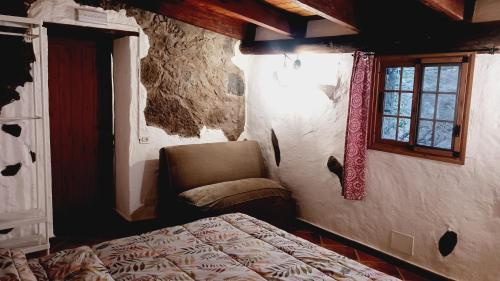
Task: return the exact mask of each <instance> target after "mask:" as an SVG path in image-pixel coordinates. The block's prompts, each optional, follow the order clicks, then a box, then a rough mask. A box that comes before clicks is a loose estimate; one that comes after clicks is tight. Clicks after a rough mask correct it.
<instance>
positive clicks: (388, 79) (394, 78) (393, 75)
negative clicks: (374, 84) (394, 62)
mask: <svg viewBox="0 0 500 281" xmlns="http://www.w3.org/2000/svg"><path fill="white" fill-rule="evenodd" d="M400 75H401V68H399V67H398V68H394V67H389V68H387V70H386V75H385V89H386V90H399V80H400Z"/></svg>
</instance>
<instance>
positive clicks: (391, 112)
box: [381, 66, 415, 142]
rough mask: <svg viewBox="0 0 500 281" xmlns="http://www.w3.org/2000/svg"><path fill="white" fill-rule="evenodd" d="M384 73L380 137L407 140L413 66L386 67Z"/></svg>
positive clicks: (408, 137) (413, 75)
mask: <svg viewBox="0 0 500 281" xmlns="http://www.w3.org/2000/svg"><path fill="white" fill-rule="evenodd" d="M385 73H386V74H385V86H384V88H385V92H384V102H383V105H384V106H383V121H382V132H381V137H382V139H385V140H395V141H399V142H408V141H409V140H410V127H411V119H410V118H407V117H411V113H412V104H413V88H414V79H415V67H413V66H412V67H388V68H387V69H386V72H385ZM400 84H401V87H400Z"/></svg>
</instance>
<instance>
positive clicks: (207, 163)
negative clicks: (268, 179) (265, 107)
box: [160, 141, 265, 194]
mask: <svg viewBox="0 0 500 281" xmlns="http://www.w3.org/2000/svg"><path fill="white" fill-rule="evenodd" d="M160 153H163V154H164V155H160V156H164V159H165V162H166V163H164V165H163V166H166V167H162V165H160V173H168V176H167V178H168V181H169V182H168V184H169V185H171V187H172V188H173V189H174V192H175V193H177V194H178V193H181V192H184V191H186V190H190V189H193V188H196V187H199V186H204V185H208V184H214V183H219V182H225V181H233V180H239V179H246V178H261V177H264V170H265V167H264V161H263V159H262V155H261V152H260V148H259V144H258V143H257V142H255V141H234V142H220V143H206V144H191V145H179V146H169V147H165V148H163V149H162V151H161V152H160ZM160 188H162V187H160Z"/></svg>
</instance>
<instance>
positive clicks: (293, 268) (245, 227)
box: [0, 213, 399, 281]
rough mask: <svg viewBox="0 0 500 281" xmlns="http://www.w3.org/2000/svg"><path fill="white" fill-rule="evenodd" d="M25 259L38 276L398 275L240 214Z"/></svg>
mask: <svg viewBox="0 0 500 281" xmlns="http://www.w3.org/2000/svg"><path fill="white" fill-rule="evenodd" d="M29 266H30V268H31V270H32V271H33V273H34V275H35V276H36V278H37V280H41V281H45V280H116V281H128V280H139V281H146V280H148V281H149V280H249V281H251V280H399V279H397V278H394V277H391V276H388V275H386V274H384V273H381V272H379V271H376V270H374V269H371V268H369V267H366V266H364V265H362V264H360V263H358V262H355V261H353V260H350V259H348V258H346V257H344V256H342V255H339V254H337V253H334V252H332V251H330V250H327V249H324V248H322V247H319V246H317V245H315V244H313V243H310V242H308V241H306V240H303V239H301V238H298V237H296V236H294V235H292V234H289V233H287V232H285V231H283V230H280V229H278V228H276V227H274V226H272V225H270V224H268V223H265V222H263V221H260V220H258V219H255V218H252V217H250V216H247V215H244V214H240V213H237V214H228V215H222V216H219V217H211V218H206V219H201V220H198V221H195V222H191V223H188V224H184V225H181V226H174V227H168V228H164V229H160V230H156V231H153V232H149V233H145V234H142V235H137V236H131V237H127V238H122V239H117V240H112V241H108V242H104V243H101V244H97V245H94V246H93V247H92V249H91V248H89V247H79V248H76V249H72V250H66V251H62V252H59V253H55V254H52V255H49V256H47V257H43V258H40V259H35V260H30V261H29ZM1 268H2V265H1V264H0V272H1V270H2V269H1ZM0 276H1V275H0ZM0 280H3V279H2V278H1V277H0ZM6 280H17V279H6ZM19 280H24V279H19ZM26 280H29V281H31V279H26Z"/></svg>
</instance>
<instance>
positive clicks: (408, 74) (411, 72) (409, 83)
mask: <svg viewBox="0 0 500 281" xmlns="http://www.w3.org/2000/svg"><path fill="white" fill-rule="evenodd" d="M414 78H415V67H403V83H402V85H401V90H403V91H413V79H414Z"/></svg>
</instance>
